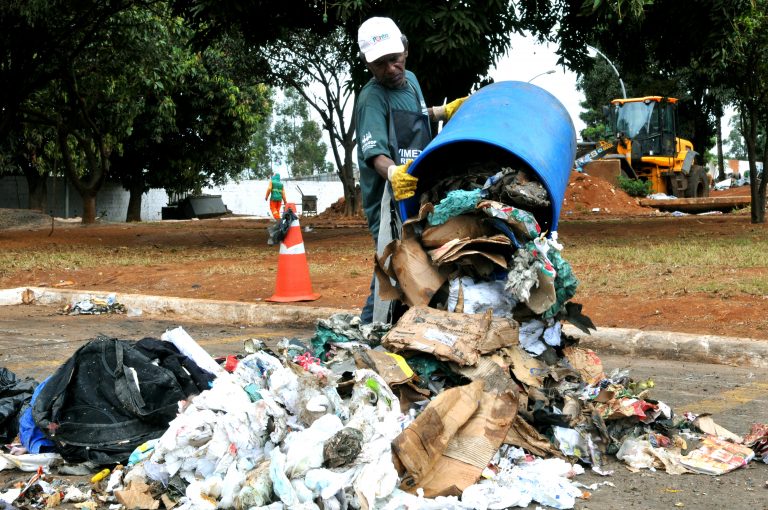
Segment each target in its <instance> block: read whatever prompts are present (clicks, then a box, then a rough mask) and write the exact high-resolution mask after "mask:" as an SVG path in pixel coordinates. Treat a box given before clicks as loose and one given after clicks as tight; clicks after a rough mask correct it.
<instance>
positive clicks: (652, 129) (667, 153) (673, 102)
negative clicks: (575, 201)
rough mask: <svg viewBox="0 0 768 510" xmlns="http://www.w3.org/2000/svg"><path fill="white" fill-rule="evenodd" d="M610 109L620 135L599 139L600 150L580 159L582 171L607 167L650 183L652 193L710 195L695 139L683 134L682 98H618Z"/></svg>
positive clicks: (613, 127)
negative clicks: (680, 122)
mask: <svg viewBox="0 0 768 510" xmlns="http://www.w3.org/2000/svg"><path fill="white" fill-rule="evenodd" d="M606 113H607V117H608V121H609V126H610V129H611V132H612V133H613V135H614V136H615V140H614V141H613V142H612V143H611V142H607V143H606V142H600V143H598V145H597V147H596V149H595V151H592V153H595V154H592V153H589V154H587V155H585V156H584V157H582V158H579V159H578V160H576V168H577V170H580V171H584V172H586V173H591V172H590V166H592V165H595V166H596V167H598V166H599V167H601V173H603V174H605V173H606V170H607V172H608V173H613V174H614V175H620V174H621V175H624V176H626V177H629V178H632V179H640V180H643V181H646V182H649V183H651V192H652V193H665V194H667V195H674V196H676V197H679V198H700V197H708V196H709V179H708V176H707V173H706V170H705V169H704V167H703V166H701V165H698V164H696V163H695V158H696V155H697V153H696V151H694V150H693V144H692V143H691V142H690V141H688V140H685V139H683V138H678V136H677V99H675V98H673V97H661V96H647V97H638V98H631V99H614V100H613V101H611V105H610V106H609V107H607V111H606ZM596 151H597V152H596ZM613 161H615V162H616V163H613ZM606 167H607V168H606ZM619 172H620V174H619Z"/></svg>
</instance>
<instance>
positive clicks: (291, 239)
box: [267, 203, 320, 303]
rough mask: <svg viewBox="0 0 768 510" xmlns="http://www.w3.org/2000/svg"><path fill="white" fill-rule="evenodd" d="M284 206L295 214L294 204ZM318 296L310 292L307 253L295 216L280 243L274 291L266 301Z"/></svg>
mask: <svg viewBox="0 0 768 510" xmlns="http://www.w3.org/2000/svg"><path fill="white" fill-rule="evenodd" d="M285 208H286V209H290V210H292V211H293V213H294V214H296V204H292V203H288V204H286V205H285ZM319 297H320V294H316V293H314V292H312V282H311V281H310V280H309V264H307V254H306V253H305V252H304V239H303V238H302V237H301V227H300V226H299V220H298V218H297V219H295V220H294V221H293V223H291V226H290V227H288V232H287V233H286V235H285V238H284V239H283V240H282V242H281V243H280V256H279V258H278V259H277V283H276V284H275V293H274V294H273V295H272V297H271V298H269V299H267V301H277V302H278V303H288V302H291V301H314V300H315V299H317V298H319Z"/></svg>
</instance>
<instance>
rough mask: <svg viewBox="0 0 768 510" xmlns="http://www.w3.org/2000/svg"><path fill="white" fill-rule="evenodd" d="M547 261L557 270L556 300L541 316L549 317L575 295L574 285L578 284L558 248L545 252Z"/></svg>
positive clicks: (555, 313)
mask: <svg viewBox="0 0 768 510" xmlns="http://www.w3.org/2000/svg"><path fill="white" fill-rule="evenodd" d="M547 257H548V258H549V261H550V262H552V265H553V266H554V267H555V270H556V271H557V276H556V277H555V297H556V301H555V304H553V305H552V306H551V307H550V308H549V310H547V311H546V312H544V314H543V317H544V318H545V319H549V318H552V317H554V316H555V315H557V313H558V312H559V311H560V310H561V309H562V308H563V306H565V303H567V302H568V300H569V299H571V298H572V297H573V296H575V295H576V287H578V285H579V280H577V279H576V276H574V274H573V269H572V268H571V265H570V264H569V263H568V261H567V260H565V259H564V258H563V257H562V255H560V252H559V251H558V250H549V253H547Z"/></svg>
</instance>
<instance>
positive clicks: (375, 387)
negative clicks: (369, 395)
mask: <svg viewBox="0 0 768 510" xmlns="http://www.w3.org/2000/svg"><path fill="white" fill-rule="evenodd" d="M365 385H366V386H367V387H368V389H370V390H371V391H372V392H374V393H375V394H376V396H377V397H378V398H381V397H382V396H383V397H384V401H385V402H386V403H387V405H388V406H391V405H392V399H390V398H389V397H388V396H387V395H382V393H381V385H379V381H377V380H376V379H373V378H371V379H367V380H366V381H365Z"/></svg>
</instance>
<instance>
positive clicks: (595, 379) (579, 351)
mask: <svg viewBox="0 0 768 510" xmlns="http://www.w3.org/2000/svg"><path fill="white" fill-rule="evenodd" d="M563 355H564V356H565V358H566V359H567V360H568V363H570V364H571V366H572V367H573V368H574V369H576V370H577V371H578V372H579V375H581V378H582V379H583V380H584V382H586V383H587V384H589V385H590V386H594V385H596V384H597V383H599V382H600V381H601V380H603V379H605V372H603V362H602V361H600V358H599V357H598V355H597V354H595V351H593V350H591V349H586V348H584V347H576V346H575V345H569V346H568V347H566V348H564V349H563Z"/></svg>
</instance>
